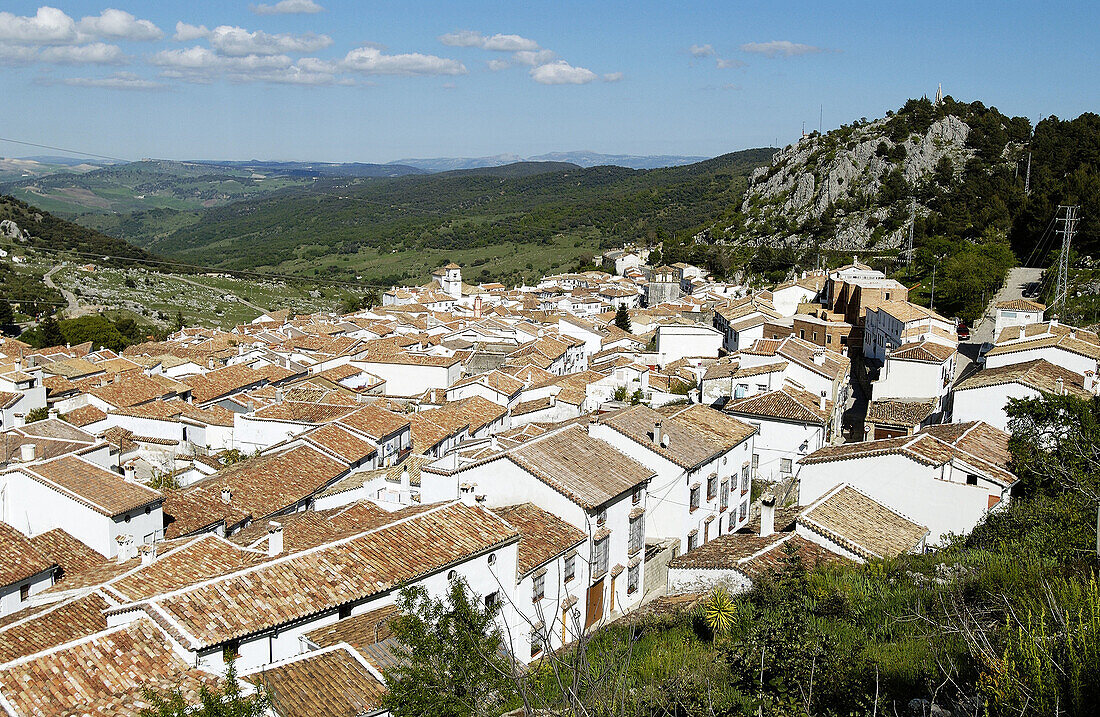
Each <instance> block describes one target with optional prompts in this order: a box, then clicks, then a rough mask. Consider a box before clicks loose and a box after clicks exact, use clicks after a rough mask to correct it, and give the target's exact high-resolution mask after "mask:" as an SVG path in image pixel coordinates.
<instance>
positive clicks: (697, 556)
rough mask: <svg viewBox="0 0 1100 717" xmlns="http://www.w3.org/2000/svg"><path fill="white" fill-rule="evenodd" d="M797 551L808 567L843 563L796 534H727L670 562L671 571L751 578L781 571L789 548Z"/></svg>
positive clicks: (835, 555) (837, 557) (838, 557)
mask: <svg viewBox="0 0 1100 717" xmlns="http://www.w3.org/2000/svg"><path fill="white" fill-rule="evenodd" d="M788 544H789V545H791V546H792V547H795V548H797V550H798V554H799V555H800V556H801V557H802V559H803V561H804V562H805V563H806V564H807V565H808V566H811V567H812V566H813V565H816V564H819V563H824V562H832V561H835V560H840V559H842V558H841V557H840V556H839V555H837V554H836V553H832V552H830V551H828V550H826V549H825V548H823V547H821V546H820V545H817V544H815V543H811V542H809V541H807V540H804V539H803V538H801V537H799V536H798V535H795V534H794V533H793V532H776V533H772V534H771V535H769V536H767V537H766V538H762V537H760V536H759V535H757V534H746V533H726V534H725V535H721V536H719V537H717V538H715V539H714V540H711V541H709V542H706V543H703V544H702V545H700V546H699V547H697V548H695V549H694V550H689V551H687V552H686V553H683V554H682V555H678V556H676V557H675V558H673V559H672V560H671V561H669V564H668V567H669V568H670V569H688V570H738V571H740V572H742V573H744V574H745V575H747V576H748V577H750V578H752V577H756V576H757V575H760V574H763V573H766V572H772V571H774V570H778V569H780V568H781V567H782V565H783V560H784V559H785V558H786V555H787V553H786V550H785V548H786V546H787V545H788Z"/></svg>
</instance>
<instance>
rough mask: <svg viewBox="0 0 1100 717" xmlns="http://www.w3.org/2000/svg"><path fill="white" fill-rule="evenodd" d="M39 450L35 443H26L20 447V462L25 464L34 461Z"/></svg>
mask: <svg viewBox="0 0 1100 717" xmlns="http://www.w3.org/2000/svg"><path fill="white" fill-rule="evenodd" d="M37 450H38V446H36V445H35V444H33V443H24V444H23V445H21V446H19V460H21V461H23V462H24V463H30V462H31V461H33V460H34V457H35V453H36V452H37Z"/></svg>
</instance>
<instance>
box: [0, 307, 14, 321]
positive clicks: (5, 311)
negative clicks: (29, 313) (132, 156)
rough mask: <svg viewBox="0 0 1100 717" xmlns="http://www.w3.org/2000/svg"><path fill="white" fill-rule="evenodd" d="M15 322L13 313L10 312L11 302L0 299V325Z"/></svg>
mask: <svg viewBox="0 0 1100 717" xmlns="http://www.w3.org/2000/svg"><path fill="white" fill-rule="evenodd" d="M13 323H15V315H14V314H12V310H11V304H9V303H8V302H6V301H0V326H10V325H11V324H13Z"/></svg>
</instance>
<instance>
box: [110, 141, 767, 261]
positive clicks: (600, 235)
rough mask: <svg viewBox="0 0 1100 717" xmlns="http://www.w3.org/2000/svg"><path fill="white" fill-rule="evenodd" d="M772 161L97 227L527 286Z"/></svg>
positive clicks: (156, 240)
mask: <svg viewBox="0 0 1100 717" xmlns="http://www.w3.org/2000/svg"><path fill="white" fill-rule="evenodd" d="M772 153H773V150H770V149H757V150H747V151H744V152H737V153H734V154H729V155H724V156H722V157H718V158H715V159H711V160H707V161H705V162H700V163H697V164H692V165H687V166H683V167H674V168H666V169H655V170H631V169H625V168H622V167H593V168H590V169H581V168H578V167H573V166H569V165H564V166H563V165H561V164H554V163H547V165H545V166H543V165H539V164H537V163H531V164H521V165H513V166H512V167H511V168H509V167H500V168H493V169H489V170H473V171H462V172H454V173H445V174H438V175H430V176H408V177H400V178H393V179H371V180H359V179H346V178H345V179H332V180H321V181H319V182H317V183H316V184H314V185H313V186H311V187H310V188H309V190H308V191H298V190H293V189H288V190H284V191H281V192H278V193H276V194H273V195H270V196H266V197H262V198H259V199H255V200H249V201H242V202H236V203H233V204H229V205H226V206H222V207H216V208H212V209H208V210H206V211H203V212H199V213H172V212H165V211H160V212H149V213H143V214H134V215H131V216H127V217H119V218H117V219H114V220H110V221H109V224H106V223H105V224H100V225H99V226H102V227H103V228H104V229H105V230H107V231H110V232H112V233H114V234H116V235H117V236H119V237H121V238H124V239H127V240H130V241H133V242H135V243H137V244H139V245H141V246H144V247H146V248H148V249H150V250H151V251H155V252H156V253H158V254H162V255H165V256H170V257H174V258H178V259H182V260H184V261H188V262H193V263H198V264H204V265H214V266H218V267H224V268H230V269H251V268H257V267H263V268H266V269H278V270H279V271H284V272H290V273H299V274H303V275H305V276H321V277H327V278H354V277H356V276H362V277H363V279H364V280H373V281H379V282H382V283H397V282H401V281H409V280H412V281H416V280H420V279H423V278H426V277H427V275H428V273H429V272H430V271H431V270H432V269H434V268H435V267H436V266H437V265H438V262H439V261H440V260H442V259H443V258H452V259H454V260H456V261H459V262H461V263H463V264H464V265H465V266H467V267H468V268H469V269H471V270H472V271H471V272H470V274H471V275H470V276H469V278H470V279H472V280H477V279H478V278H479V277H480V278H486V279H487V278H489V277H492V278H493V279H495V280H500V281H509V280H520V279H522V278H529V279H534V278H535V277H537V276H539V275H540V274H541V273H543V272H546V271H549V270H551V269H554V268H557V267H559V266H562V267H565V266H567V265H569V264H570V263H576V262H578V261H583V260H585V259H586V258H591V257H592V256H593V255H594V254H596V253H598V252H599V250H600V249H602V248H606V247H611V246H616V245H619V244H621V243H622V242H623V241H631V240H650V241H655V240H658V239H660V238H663V237H666V236H672V235H674V234H676V233H677V232H684V231H690V230H691V229H693V228H694V227H697V226H699V225H700V224H701V223H702V222H704V221H706V220H707V219H708V218H713V217H717V216H719V215H720V214H721V213H722V212H724V211H726V210H727V209H728V207H729V206H731V205H733V204H736V203H739V202H740V201H741V196H742V194H743V193H744V189H745V187H746V186H747V177H748V175H749V173H750V172H751V171H752V170H753V169H754V168H756V167H757V166H760V164H762V163H764V162H766V161H767V160H768V158H769V157H770V156H771V155H772ZM546 169H549V170H550V171H543V170H546ZM478 272H480V273H478Z"/></svg>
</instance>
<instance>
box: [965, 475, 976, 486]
mask: <svg viewBox="0 0 1100 717" xmlns="http://www.w3.org/2000/svg"><path fill="white" fill-rule="evenodd" d="M966 484H967V485H978V476H976V475H974V474H973V473H967V474H966Z"/></svg>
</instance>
